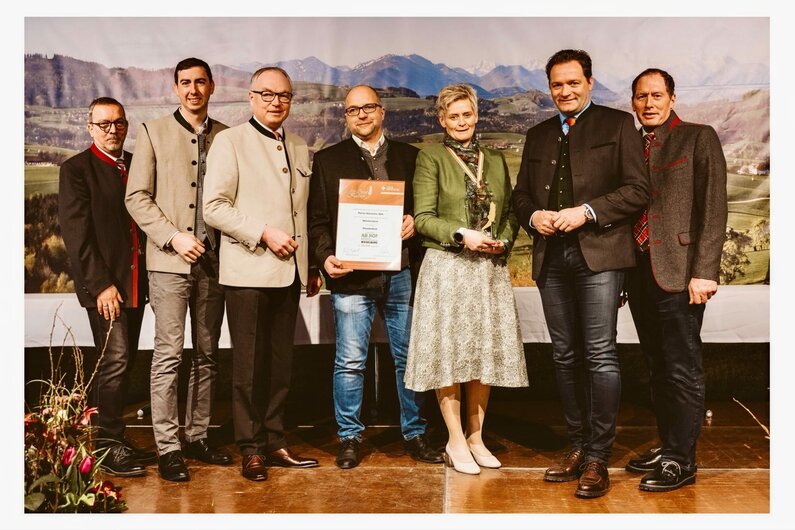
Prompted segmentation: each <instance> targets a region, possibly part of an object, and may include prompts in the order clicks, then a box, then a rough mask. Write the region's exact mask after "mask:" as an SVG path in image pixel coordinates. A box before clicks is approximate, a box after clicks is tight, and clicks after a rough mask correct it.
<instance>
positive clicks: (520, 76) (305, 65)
mask: <svg viewBox="0 0 795 530" xmlns="http://www.w3.org/2000/svg"><path fill="white" fill-rule="evenodd" d="M275 64H276V65H278V66H280V67H282V68H284V69H285V70H286V71H287V72H288V73H289V74H290V77H291V78H292V79H293V81H296V82H309V83H319V84H326V85H334V86H352V85H357V84H368V85H371V86H374V87H377V88H386V87H402V88H406V89H409V90H410V91H411V92H414V93H415V94H416V95H417V96H419V97H426V96H435V95H436V94H437V93H438V92H439V90H440V89H441V88H442V87H444V86H446V85H449V84H451V83H469V84H471V85H473V86H474V87H475V88H476V90H477V92H478V95H479V96H480V97H482V98H486V99H494V98H499V97H506V96H512V95H515V94H519V93H524V92H531V93H532V92H542V93H544V94H547V93H548V86H547V78H546V73H545V72H544V70H543V67H533V66H523V65H492V64H487V63H481V64H480V65H478V66H477V67H473V68H470V69H464V68H460V67H450V66H447V65H445V64H443V63H433V62H431V61H429V60H428V59H426V58H424V57H422V56H420V55H416V54H413V55H384V56H383V57H379V58H378V59H374V60H371V61H366V62H363V63H361V64H358V65H356V66H354V67H347V66H339V67H335V66H330V65H328V64H326V63H324V62H323V61H321V60H320V59H317V58H316V57H307V58H304V59H294V60H287V61H280V62H278V63H275ZM261 66H263V64H262V63H246V64H239V65H235V66H227V65H220V64H215V65H212V69H213V78H214V80H215V84H216V96H218V95H221V96H222V97H223V95H226V96H227V97H229V98H235V97H237V98H238V99H239V97H240V95H241V92H242V91H244V90H246V89H247V88H248V83H249V77H250V76H251V72H253V71H254V70H256V69H257V68H259V67H261ZM672 73H673V72H672ZM675 76H676V78H677V85H678V92H679V93H680V94H681V93H682V92H683V91H687V93H688V96H689V97H690V98H691V100H692V101H693V102H694V101H698V100H715V99H737V98H739V97H741V96H742V94H744V93H745V92H747V91H748V90H749V89H750V88H758V87H765V88H766V87H768V86H769V82H770V69H769V67H768V66H767V65H763V64H741V63H738V62H736V61H734V60H733V59H731V58H728V57H727V58H725V59H719V60H715V61H712V62H711V63H710V64H704V63H693V64H692V65H682V66H679V67H678V70H676V74H675ZM594 78H595V83H594V89H593V92H592V96H593V99H594V100H595V101H597V102H601V103H612V102H616V101H621V102H624V101H626V99H627V98H628V94H629V85H630V83H631V78H629V79H624V78H622V77H620V76H616V75H613V74H604V75H603V76H602V77H601V78H598V77H597V76H596V75H594ZM172 85H173V69H172V68H161V69H156V70H148V69H143V68H138V67H134V66H133V67H127V68H118V67H107V66H104V65H102V64H99V63H95V62H88V61H83V60H80V59H75V58H72V57H68V56H64V55H57V54H56V55H53V56H51V57H48V56H45V55H42V54H36V53H31V54H26V55H25V104H26V105H44V106H50V107H79V106H85V105H88V103H90V101H91V100H92V99H93V98H94V97H95V95H96V94H98V93H102V94H114V95H121V96H123V98H124V100H125V102H126V103H140V104H158V103H169V102H171V100H172V91H171V87H172ZM219 88H220V89H221V90H218V89H219ZM236 89H240V90H236ZM216 99H217V98H216Z"/></svg>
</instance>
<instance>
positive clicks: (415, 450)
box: [403, 434, 444, 464]
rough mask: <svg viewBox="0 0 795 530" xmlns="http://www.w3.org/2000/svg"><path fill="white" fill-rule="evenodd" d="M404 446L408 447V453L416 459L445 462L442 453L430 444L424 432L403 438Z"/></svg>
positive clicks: (437, 462)
mask: <svg viewBox="0 0 795 530" xmlns="http://www.w3.org/2000/svg"><path fill="white" fill-rule="evenodd" d="M403 447H404V448H405V449H406V453H408V455H409V456H410V457H411V458H413V459H414V460H419V461H420V462H427V463H429V464H441V463H442V462H444V458H443V457H442V453H440V452H439V451H436V450H434V449H433V447H431V446H430V445H428V441H427V440H426V439H425V436H423V435H422V434H420V435H419V436H415V437H414V438H412V439H410V440H403Z"/></svg>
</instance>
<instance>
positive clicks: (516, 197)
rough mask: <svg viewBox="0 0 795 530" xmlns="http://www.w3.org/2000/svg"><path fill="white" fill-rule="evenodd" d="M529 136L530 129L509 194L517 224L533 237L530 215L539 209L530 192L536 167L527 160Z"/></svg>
mask: <svg viewBox="0 0 795 530" xmlns="http://www.w3.org/2000/svg"><path fill="white" fill-rule="evenodd" d="M530 141H531V138H530V131H528V132H527V135H526V136H525V145H524V149H522V163H521V165H520V166H519V173H518V174H517V176H516V186H515V187H514V189H513V194H512V195H511V202H512V203H513V212H514V215H515V216H516V219H517V222H518V223H519V225H520V226H521V227H522V228H524V229H525V231H526V232H527V233H528V234H529V235H530V237H533V235H534V233H533V231H532V229H531V228H530V217H532V215H533V213H534V212H535V211H536V210H539V209H541V207H540V206H538V205H537V204H535V203H534V202H533V195H532V193H531V192H530V180H531V179H532V178H534V177H535V175H533V171H535V170H536V169H537V168H535V167H533V165H532V164H530V162H529V152H530V150H529V149H528V148H527V146H528V145H529V142H530Z"/></svg>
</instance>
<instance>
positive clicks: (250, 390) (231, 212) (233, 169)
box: [204, 67, 320, 480]
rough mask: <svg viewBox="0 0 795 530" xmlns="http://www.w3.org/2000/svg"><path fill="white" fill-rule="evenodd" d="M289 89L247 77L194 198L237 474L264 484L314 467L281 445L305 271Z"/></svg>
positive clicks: (279, 77) (259, 76) (303, 172)
mask: <svg viewBox="0 0 795 530" xmlns="http://www.w3.org/2000/svg"><path fill="white" fill-rule="evenodd" d="M292 98H293V93H292V83H291V81H290V78H289V76H288V75H287V73H286V72H285V71H284V70H282V69H281V68H276V67H266V68H261V69H260V70H257V71H256V72H254V75H253V76H252V78H251V86H250V90H249V102H250V103H251V109H252V112H253V116H252V118H251V119H250V120H249V121H247V122H245V123H243V124H241V125H238V126H237V127H232V128H230V129H228V130H226V131H224V132H223V133H222V134H219V135H218V137H217V138H216V141H215V145H214V146H213V151H212V153H211V154H210V157H209V160H208V168H207V178H206V181H205V192H204V216H205V219H206V220H207V223H208V224H210V225H211V226H214V227H216V228H218V229H219V230H221V232H222V233H223V234H222V236H221V255H220V260H221V269H220V282H221V284H222V285H224V286H225V292H226V307H227V311H228V321H229V333H230V335H231V338H232V344H233V369H232V418H233V421H234V426H235V440H236V441H237V444H238V446H239V447H240V452H241V454H242V455H243V464H242V475H243V476H244V477H245V478H247V479H249V480H265V479H267V477H268V475H267V467H268V466H281V467H297V468H305V467H315V466H317V460H315V459H312V458H302V457H300V456H297V455H295V454H294V453H292V451H290V449H289V448H288V447H287V441H286V439H285V437H284V405H285V400H286V397H287V392H288V389H289V385H290V370H291V365H292V357H293V339H294V335H295V319H296V316H297V312H298V299H299V295H300V292H301V284H304V285H307V294H309V295H310V296H311V295H313V294H316V293H317V291H318V289H319V286H320V277H319V275H318V274H317V273H316V272H315V273H314V274H313V275H312V277H311V278H310V276H309V272H308V249H307V244H306V242H307V222H306V203H307V198H308V195H309V178H310V175H311V171H310V165H309V151H308V149H307V146H306V142H305V141H304V140H303V139H302V138H300V137H298V136H295V135H294V134H292V133H289V132H288V133H285V132H284V128H283V127H282V123H284V120H286V119H287V116H288V115H289V113H290V105H291V103H292Z"/></svg>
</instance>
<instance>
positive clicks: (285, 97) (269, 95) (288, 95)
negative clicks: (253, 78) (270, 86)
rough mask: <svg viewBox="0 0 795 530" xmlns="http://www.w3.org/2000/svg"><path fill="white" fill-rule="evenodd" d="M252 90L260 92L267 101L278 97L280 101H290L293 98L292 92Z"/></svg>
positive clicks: (256, 92) (263, 99)
mask: <svg viewBox="0 0 795 530" xmlns="http://www.w3.org/2000/svg"><path fill="white" fill-rule="evenodd" d="M251 92H254V93H255V94H259V97H261V98H262V101H264V102H265V103H270V102H271V101H273V98H276V97H278V98H279V103H290V102H291V101H292V100H293V94H292V92H271V91H270V90H252V91H251Z"/></svg>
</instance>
